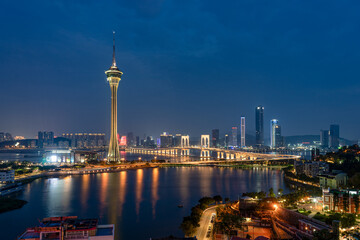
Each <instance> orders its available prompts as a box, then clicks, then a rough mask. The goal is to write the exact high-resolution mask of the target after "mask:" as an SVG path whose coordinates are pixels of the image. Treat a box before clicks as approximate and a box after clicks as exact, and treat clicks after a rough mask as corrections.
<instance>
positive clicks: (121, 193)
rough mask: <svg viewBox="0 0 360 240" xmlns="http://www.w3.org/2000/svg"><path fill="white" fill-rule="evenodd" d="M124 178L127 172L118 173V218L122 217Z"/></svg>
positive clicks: (124, 194)
mask: <svg viewBox="0 0 360 240" xmlns="http://www.w3.org/2000/svg"><path fill="white" fill-rule="evenodd" d="M126 177H127V172H126V171H122V172H120V184H119V187H120V188H119V193H118V195H119V202H120V203H119V216H121V215H122V210H123V205H124V203H125V196H126Z"/></svg>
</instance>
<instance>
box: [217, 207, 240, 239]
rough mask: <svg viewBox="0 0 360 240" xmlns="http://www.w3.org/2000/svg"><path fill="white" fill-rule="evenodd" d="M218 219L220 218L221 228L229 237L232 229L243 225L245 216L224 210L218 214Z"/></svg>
mask: <svg viewBox="0 0 360 240" xmlns="http://www.w3.org/2000/svg"><path fill="white" fill-rule="evenodd" d="M218 219H219V220H220V222H219V223H218V227H219V230H220V231H221V232H223V233H224V234H225V235H226V236H227V237H228V238H229V236H230V232H231V230H233V229H235V228H242V227H243V222H244V218H243V217H241V216H239V215H236V214H232V213H228V212H222V213H221V214H220V215H219V216H218Z"/></svg>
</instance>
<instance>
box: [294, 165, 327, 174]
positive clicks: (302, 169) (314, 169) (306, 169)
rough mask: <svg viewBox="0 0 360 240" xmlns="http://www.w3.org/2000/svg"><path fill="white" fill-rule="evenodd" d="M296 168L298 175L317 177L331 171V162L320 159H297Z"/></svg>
mask: <svg viewBox="0 0 360 240" xmlns="http://www.w3.org/2000/svg"><path fill="white" fill-rule="evenodd" d="M294 168H295V173H296V175H301V174H305V175H306V176H308V177H316V176H318V175H321V174H327V173H328V172H329V164H328V163H326V162H319V161H309V162H302V161H295V162H294Z"/></svg>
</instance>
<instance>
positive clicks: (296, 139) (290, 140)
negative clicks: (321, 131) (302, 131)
mask: <svg viewBox="0 0 360 240" xmlns="http://www.w3.org/2000/svg"><path fill="white" fill-rule="evenodd" d="M284 138H285V144H286V145H287V144H298V143H303V142H309V143H314V141H320V135H296V136H287V137H284Z"/></svg>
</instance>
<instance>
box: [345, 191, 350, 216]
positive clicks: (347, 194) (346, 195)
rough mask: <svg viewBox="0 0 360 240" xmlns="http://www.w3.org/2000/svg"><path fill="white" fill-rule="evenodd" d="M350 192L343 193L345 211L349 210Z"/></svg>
mask: <svg viewBox="0 0 360 240" xmlns="http://www.w3.org/2000/svg"><path fill="white" fill-rule="evenodd" d="M349 197H350V194H349V192H347V193H343V206H344V212H345V213H346V212H347V211H348V210H349Z"/></svg>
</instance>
